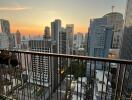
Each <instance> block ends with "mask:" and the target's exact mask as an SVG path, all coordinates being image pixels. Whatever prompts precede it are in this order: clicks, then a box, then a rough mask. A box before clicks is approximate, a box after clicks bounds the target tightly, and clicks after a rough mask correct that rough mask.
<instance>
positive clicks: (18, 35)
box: [15, 30, 21, 49]
mask: <svg viewBox="0 0 132 100" xmlns="http://www.w3.org/2000/svg"><path fill="white" fill-rule="evenodd" d="M15 44H16V48H17V49H21V33H20V32H19V30H17V31H16V33H15Z"/></svg>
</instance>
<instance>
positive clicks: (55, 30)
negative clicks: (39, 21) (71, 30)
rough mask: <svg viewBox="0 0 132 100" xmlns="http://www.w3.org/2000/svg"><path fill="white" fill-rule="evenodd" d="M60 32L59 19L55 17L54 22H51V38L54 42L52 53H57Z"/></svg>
mask: <svg viewBox="0 0 132 100" xmlns="http://www.w3.org/2000/svg"><path fill="white" fill-rule="evenodd" d="M60 32H61V20H59V19H56V20H55V21H54V22H51V40H52V43H54V47H55V48H54V49H53V52H54V53H59V51H60V50H59V48H60V47H59V41H60Z"/></svg>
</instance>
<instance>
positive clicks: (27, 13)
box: [0, 0, 127, 35]
mask: <svg viewBox="0 0 132 100" xmlns="http://www.w3.org/2000/svg"><path fill="white" fill-rule="evenodd" d="M126 1H127V0H0V19H7V20H9V22H10V27H11V32H12V33H13V32H16V30H19V31H20V32H21V33H22V34H23V35H28V34H30V35H31V34H32V35H41V34H43V30H44V27H45V26H50V23H51V22H52V21H54V20H55V19H61V21H62V26H63V27H65V25H66V24H74V26H75V33H76V32H83V33H86V32H87V31H88V27H89V21H90V19H93V18H99V17H102V16H103V15H105V14H107V13H109V12H111V11H112V6H115V8H114V11H116V12H120V13H122V14H123V15H124V12H125V8H126Z"/></svg>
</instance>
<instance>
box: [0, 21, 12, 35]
mask: <svg viewBox="0 0 132 100" xmlns="http://www.w3.org/2000/svg"><path fill="white" fill-rule="evenodd" d="M0 32H3V33H6V34H10V23H9V21H8V20H5V19H0Z"/></svg>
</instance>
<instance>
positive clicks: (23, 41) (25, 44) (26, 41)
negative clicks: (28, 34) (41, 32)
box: [21, 36, 29, 50]
mask: <svg viewBox="0 0 132 100" xmlns="http://www.w3.org/2000/svg"><path fill="white" fill-rule="evenodd" d="M21 49H22V50H29V39H27V38H25V36H23V37H22V39H21Z"/></svg>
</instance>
